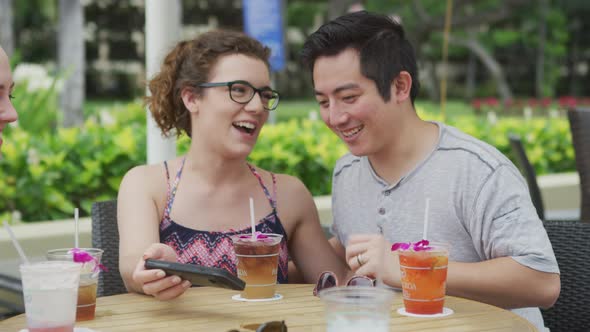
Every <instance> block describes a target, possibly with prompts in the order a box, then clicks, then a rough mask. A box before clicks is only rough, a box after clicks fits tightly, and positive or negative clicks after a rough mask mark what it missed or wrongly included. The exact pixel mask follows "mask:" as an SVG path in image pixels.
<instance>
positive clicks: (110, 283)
mask: <svg viewBox="0 0 590 332" xmlns="http://www.w3.org/2000/svg"><path fill="white" fill-rule="evenodd" d="M92 246H93V247H94V248H101V249H103V250H104V253H103V256H102V260H101V263H102V264H103V265H105V266H106V267H107V268H108V271H106V272H102V273H100V278H99V280H98V289H97V296H109V295H115V294H122V293H127V289H126V288H125V284H124V283H123V279H121V273H120V272H119V229H118V228H117V201H115V200H113V201H106V202H95V203H94V204H92Z"/></svg>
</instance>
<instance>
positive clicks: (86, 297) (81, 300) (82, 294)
mask: <svg viewBox="0 0 590 332" xmlns="http://www.w3.org/2000/svg"><path fill="white" fill-rule="evenodd" d="M80 249H81V250H84V251H86V252H87V253H88V254H90V255H91V256H92V257H93V258H95V259H96V260H95V261H90V262H86V263H83V264H81V266H82V269H81V270H80V288H79V289H78V302H77V310H76V321H85V320H91V319H94V314H95V311H96V287H97V284H98V275H99V273H100V269H99V268H98V266H97V265H98V264H100V259H101V258H102V253H103V252H104V251H103V250H102V249H96V248H80ZM71 250H72V248H64V249H54V250H49V251H48V252H47V259H48V260H50V261H72V260H73V255H72V253H71Z"/></svg>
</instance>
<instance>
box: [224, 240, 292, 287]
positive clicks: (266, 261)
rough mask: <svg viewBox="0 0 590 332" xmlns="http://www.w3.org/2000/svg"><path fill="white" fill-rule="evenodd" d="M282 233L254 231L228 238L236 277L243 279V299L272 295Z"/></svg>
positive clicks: (275, 281)
mask: <svg viewBox="0 0 590 332" xmlns="http://www.w3.org/2000/svg"><path fill="white" fill-rule="evenodd" d="M282 238H283V236H282V235H279V234H266V233H257V234H256V235H255V236H254V237H252V235H250V234H248V235H244V234H242V235H234V236H232V237H231V239H232V242H233V246H234V251H235V252H236V257H237V258H238V268H237V270H238V278H240V279H242V280H244V281H245V282H246V287H245V288H244V290H243V291H242V293H241V297H242V298H244V299H269V298H272V297H274V296H275V288H276V284H277V270H278V264H279V252H280V249H281V239H282Z"/></svg>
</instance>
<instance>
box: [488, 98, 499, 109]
mask: <svg viewBox="0 0 590 332" xmlns="http://www.w3.org/2000/svg"><path fill="white" fill-rule="evenodd" d="M485 103H486V105H488V106H491V107H495V106H498V104H499V102H498V98H496V97H488V98H486V101H485Z"/></svg>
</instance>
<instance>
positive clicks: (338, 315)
mask: <svg viewBox="0 0 590 332" xmlns="http://www.w3.org/2000/svg"><path fill="white" fill-rule="evenodd" d="M394 295H395V294H394V292H393V291H391V290H389V289H385V288H378V287H363V286H349V287H331V288H327V289H324V290H322V291H320V293H319V296H320V298H321V299H322V300H323V301H324V304H325V305H326V325H327V329H326V331H328V332H349V331H350V332H352V331H371V332H388V331H389V321H390V317H391V304H392V303H393V297H394Z"/></svg>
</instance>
